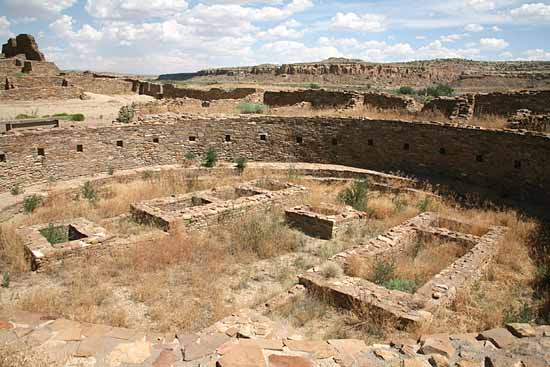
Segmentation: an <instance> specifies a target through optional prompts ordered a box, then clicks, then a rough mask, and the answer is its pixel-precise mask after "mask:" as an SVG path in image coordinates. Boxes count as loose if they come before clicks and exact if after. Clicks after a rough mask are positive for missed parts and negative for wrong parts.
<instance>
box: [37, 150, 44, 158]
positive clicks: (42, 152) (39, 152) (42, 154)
mask: <svg viewBox="0 0 550 367" xmlns="http://www.w3.org/2000/svg"><path fill="white" fill-rule="evenodd" d="M36 154H38V155H39V156H42V157H43V156H45V155H46V151H45V150H44V148H36Z"/></svg>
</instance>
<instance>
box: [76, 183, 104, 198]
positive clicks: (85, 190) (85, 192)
mask: <svg viewBox="0 0 550 367" xmlns="http://www.w3.org/2000/svg"><path fill="white" fill-rule="evenodd" d="M80 192H81V193H82V196H83V197H84V199H86V200H88V201H89V202H95V201H97V200H98V198H99V197H98V195H97V192H96V190H95V189H94V186H93V185H92V183H91V182H90V181H86V182H85V183H84V185H83V186H82V187H81V188H80Z"/></svg>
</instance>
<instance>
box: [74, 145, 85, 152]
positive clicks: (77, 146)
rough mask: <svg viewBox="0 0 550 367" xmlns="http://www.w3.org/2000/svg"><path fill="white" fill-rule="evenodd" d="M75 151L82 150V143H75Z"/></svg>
mask: <svg viewBox="0 0 550 367" xmlns="http://www.w3.org/2000/svg"><path fill="white" fill-rule="evenodd" d="M76 151H77V152H83V151H84V146H83V145H82V144H77V145H76Z"/></svg>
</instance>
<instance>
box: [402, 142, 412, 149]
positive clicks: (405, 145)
mask: <svg viewBox="0 0 550 367" xmlns="http://www.w3.org/2000/svg"><path fill="white" fill-rule="evenodd" d="M410 147H411V146H410V145H409V143H405V144H403V149H404V150H409V148H410Z"/></svg>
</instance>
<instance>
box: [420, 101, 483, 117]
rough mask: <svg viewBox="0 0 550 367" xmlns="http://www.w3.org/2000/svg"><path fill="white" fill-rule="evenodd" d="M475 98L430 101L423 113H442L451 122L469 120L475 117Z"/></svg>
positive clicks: (423, 108)
mask: <svg viewBox="0 0 550 367" xmlns="http://www.w3.org/2000/svg"><path fill="white" fill-rule="evenodd" d="M473 108H474V97H473V96H460V97H439V98H434V99H432V100H431V101H428V103H426V104H425V105H424V107H422V112H435V113H441V114H443V115H444V116H445V117H447V118H448V119H449V120H455V119H459V120H469V119H470V118H471V117H472V115H473Z"/></svg>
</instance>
